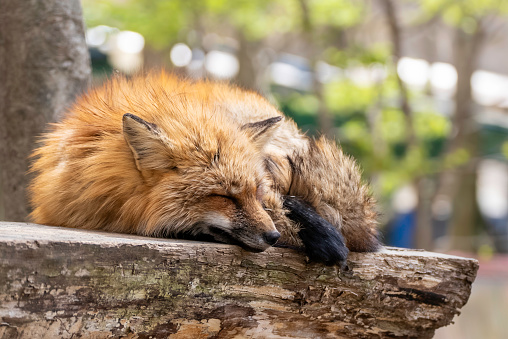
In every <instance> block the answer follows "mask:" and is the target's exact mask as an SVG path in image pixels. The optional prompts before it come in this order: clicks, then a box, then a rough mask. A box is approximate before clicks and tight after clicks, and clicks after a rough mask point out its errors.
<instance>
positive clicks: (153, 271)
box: [0, 223, 478, 338]
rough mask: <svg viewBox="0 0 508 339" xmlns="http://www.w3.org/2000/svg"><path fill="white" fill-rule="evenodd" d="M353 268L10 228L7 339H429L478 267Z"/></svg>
mask: <svg viewBox="0 0 508 339" xmlns="http://www.w3.org/2000/svg"><path fill="white" fill-rule="evenodd" d="M348 266H349V268H350V271H340V270H339V269H338V268H337V267H336V266H332V267H328V266H325V265H321V264H315V263H308V262H307V260H306V258H305V257H304V256H303V255H301V254H298V253H296V252H294V251H292V250H290V249H281V248H271V249H269V250H267V251H266V252H263V253H257V254H254V253H249V252H245V251H243V250H241V249H240V248H238V247H236V246H230V245H221V244H214V243H202V242H192V241H183V240H167V239H156V238H144V237H137V236H129V235H123V234H111V233H102V232H91V231H83V230H75V229H65V228H59V227H49V226H40V225H34V224H22V223H0V338H4V337H6V338H7V337H8V338H11V337H14V338H16V337H27V338H28V337H30V338H42V337H43V336H46V337H47V336H48V335H49V336H50V337H51V336H52V337H61V338H67V337H68V338H70V337H72V336H74V337H76V336H86V337H89V336H93V337H94V338H102V337H104V338H106V337H111V336H114V337H115V336H116V337H119V336H130V337H140V338H141V337H150V336H152V337H167V336H170V335H171V337H172V338H173V337H175V338H212V337H213V338H217V337H218V338H233V337H247V338H249V337H255V338H272V337H273V338H329V337H344V338H358V337H360V338H380V337H381V338H385V337H395V336H403V337H418V338H425V337H428V338H430V337H432V336H433V334H434V331H435V330H436V329H437V328H439V327H442V326H446V325H448V324H450V323H451V321H452V319H453V317H454V316H455V315H456V314H459V309H460V308H461V307H462V306H464V304H465V303H466V302H467V300H468V298H469V294H470V292H471V285H472V283H473V281H474V279H475V276H476V272H477V269H478V262H477V261H476V260H474V259H466V258H461V257H455V256H448V255H443V254H437V253H430V252H425V251H418V250H405V249H398V248H384V249H382V250H381V251H380V252H377V253H351V254H350V256H349V259H348Z"/></svg>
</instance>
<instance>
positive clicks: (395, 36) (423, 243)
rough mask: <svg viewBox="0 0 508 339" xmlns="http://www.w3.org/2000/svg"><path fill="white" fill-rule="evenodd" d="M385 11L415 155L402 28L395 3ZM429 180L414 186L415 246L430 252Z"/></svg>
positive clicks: (409, 140) (408, 141) (384, 3)
mask: <svg viewBox="0 0 508 339" xmlns="http://www.w3.org/2000/svg"><path fill="white" fill-rule="evenodd" d="M382 6H383V10H384V12H385V15H386V20H387V24H388V27H389V31H390V38H391V42H392V45H393V47H392V48H393V51H392V54H393V64H394V72H395V75H396V77H397V83H398V85H399V91H400V108H401V110H402V112H403V113H404V116H405V118H406V145H407V151H406V152H408V153H409V152H412V151H413V150H415V149H416V148H417V147H418V146H419V145H418V140H417V139H416V137H415V132H414V123H413V110H412V109H411V105H410V102H409V94H408V92H409V91H408V89H407V87H406V84H405V83H404V82H403V81H402V79H401V78H400V76H399V74H398V73H397V65H398V63H399V60H400V59H401V58H402V56H403V51H402V29H401V27H400V24H399V20H398V18H397V10H396V7H395V5H394V3H393V2H392V1H391V0H383V1H382ZM429 182H430V180H429V178H427V177H420V178H415V180H414V181H413V183H412V184H413V187H414V188H415V190H416V194H417V195H418V205H417V207H416V221H415V222H416V225H415V228H416V229H415V239H414V243H415V246H416V247H418V248H423V249H426V250H430V249H432V217H431V204H430V200H431V199H432V187H430V186H429Z"/></svg>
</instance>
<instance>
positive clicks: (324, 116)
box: [298, 0, 336, 139]
mask: <svg viewBox="0 0 508 339" xmlns="http://www.w3.org/2000/svg"><path fill="white" fill-rule="evenodd" d="M298 4H299V6H300V12H301V13H300V15H301V22H302V37H303V40H304V41H305V42H306V44H307V46H309V48H308V49H309V51H310V53H309V59H310V66H311V69H312V71H313V83H312V86H313V90H314V93H315V94H316V97H317V98H318V101H319V107H318V112H317V114H318V117H317V118H318V126H319V130H320V131H321V133H322V135H325V136H327V137H328V138H330V139H335V137H336V134H335V129H334V127H335V126H334V122H333V117H332V115H331V114H330V111H329V110H328V107H327V106H326V103H325V97H324V93H323V85H322V84H321V82H319V80H318V79H317V74H316V70H317V62H318V61H319V59H318V58H319V54H318V53H316V51H318V50H319V49H318V48H317V46H316V40H317V39H316V35H315V34H314V25H313V23H312V22H311V18H310V10H309V5H308V3H307V0H298Z"/></svg>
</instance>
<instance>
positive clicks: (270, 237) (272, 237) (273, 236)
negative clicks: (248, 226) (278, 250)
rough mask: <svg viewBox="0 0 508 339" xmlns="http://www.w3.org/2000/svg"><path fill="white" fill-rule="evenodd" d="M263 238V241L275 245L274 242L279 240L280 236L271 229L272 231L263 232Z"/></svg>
mask: <svg viewBox="0 0 508 339" xmlns="http://www.w3.org/2000/svg"><path fill="white" fill-rule="evenodd" d="M263 238H265V241H266V242H267V243H268V244H270V245H275V243H276V242H277V240H279V238H280V233H279V232H277V231H273V232H266V233H265V234H263Z"/></svg>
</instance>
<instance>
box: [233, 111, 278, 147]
mask: <svg viewBox="0 0 508 339" xmlns="http://www.w3.org/2000/svg"><path fill="white" fill-rule="evenodd" d="M281 120H282V117H281V116H278V117H273V118H269V119H266V120H261V121H257V122H251V123H249V124H245V125H243V126H242V130H245V131H247V132H248V133H249V135H250V137H251V139H252V141H254V142H255V143H256V144H257V145H258V146H259V148H263V147H264V145H265V144H266V143H267V142H268V141H270V139H271V138H272V136H273V133H274V132H275V131H276V130H277V128H276V127H278V123H279V122H280V121H281Z"/></svg>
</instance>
